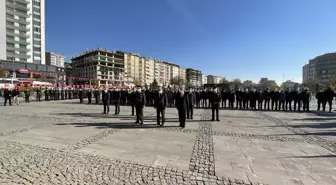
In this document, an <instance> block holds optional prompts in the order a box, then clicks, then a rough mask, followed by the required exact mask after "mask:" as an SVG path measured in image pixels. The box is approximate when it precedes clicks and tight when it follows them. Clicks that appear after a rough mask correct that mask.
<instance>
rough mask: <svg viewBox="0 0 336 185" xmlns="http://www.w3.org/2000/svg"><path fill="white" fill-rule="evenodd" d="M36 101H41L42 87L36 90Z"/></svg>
mask: <svg viewBox="0 0 336 185" xmlns="http://www.w3.org/2000/svg"><path fill="white" fill-rule="evenodd" d="M36 101H37V102H40V101H41V87H40V88H38V89H36Z"/></svg>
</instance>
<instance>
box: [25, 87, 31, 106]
mask: <svg viewBox="0 0 336 185" xmlns="http://www.w3.org/2000/svg"><path fill="white" fill-rule="evenodd" d="M24 94H25V102H26V103H30V102H29V97H30V90H29V89H28V88H26V90H25V91H24Z"/></svg>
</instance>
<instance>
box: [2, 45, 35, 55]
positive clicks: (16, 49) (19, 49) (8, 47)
mask: <svg viewBox="0 0 336 185" xmlns="http://www.w3.org/2000/svg"><path fill="white" fill-rule="evenodd" d="M7 49H8V50H12V51H20V52H25V53H27V52H28V51H30V48H15V47H12V46H7ZM12 55H13V54H12Z"/></svg>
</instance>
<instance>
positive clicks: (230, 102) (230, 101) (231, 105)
mask: <svg viewBox="0 0 336 185" xmlns="http://www.w3.org/2000/svg"><path fill="white" fill-rule="evenodd" d="M233 102H234V100H229V107H230V108H232V109H233Z"/></svg>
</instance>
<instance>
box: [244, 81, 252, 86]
mask: <svg viewBox="0 0 336 185" xmlns="http://www.w3.org/2000/svg"><path fill="white" fill-rule="evenodd" d="M253 84H254V83H253V82H252V80H245V81H244V82H243V85H244V86H252V85H253Z"/></svg>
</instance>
